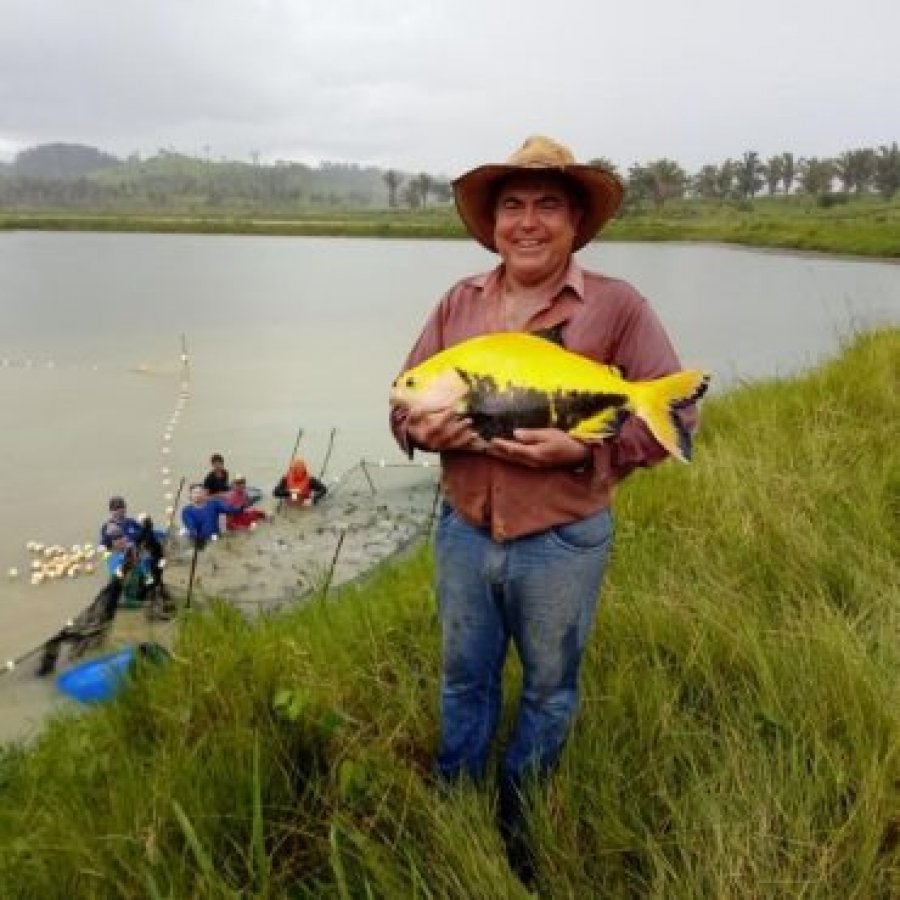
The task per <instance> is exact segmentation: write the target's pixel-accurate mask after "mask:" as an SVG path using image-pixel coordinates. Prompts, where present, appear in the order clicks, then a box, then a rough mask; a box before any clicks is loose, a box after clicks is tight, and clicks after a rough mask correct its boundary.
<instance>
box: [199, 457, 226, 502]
mask: <svg viewBox="0 0 900 900" xmlns="http://www.w3.org/2000/svg"><path fill="white" fill-rule="evenodd" d="M209 464H210V466H211V468H210V470H209V472H207V473H206V478H204V479H203V487H205V488H206V490H207V492H208V493H209V494H210V495H211V496H215V495H216V494H224V493H225V492H226V491H227V490H228V488H229V487H230V485H229V482H228V469H226V468H225V458H224V457H223V456H222V454H221V453H213V455H212V456H211V457H210V458H209Z"/></svg>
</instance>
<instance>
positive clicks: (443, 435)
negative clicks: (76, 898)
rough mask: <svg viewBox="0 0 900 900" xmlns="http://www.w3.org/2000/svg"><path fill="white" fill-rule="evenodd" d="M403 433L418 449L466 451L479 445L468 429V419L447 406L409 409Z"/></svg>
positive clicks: (478, 439) (472, 432)
mask: <svg viewBox="0 0 900 900" xmlns="http://www.w3.org/2000/svg"><path fill="white" fill-rule="evenodd" d="M406 433H407V435H408V436H409V439H410V441H411V442H412V444H413V445H414V446H415V447H419V448H421V449H422V450H434V451H440V450H470V449H481V447H482V445H483V441H482V440H481V438H480V437H479V436H478V434H477V433H476V432H475V431H473V430H472V420H471V419H466V418H464V417H462V416H460V415H459V413H457V412H456V411H455V410H453V409H449V408H448V409H442V410H438V411H436V412H433V411H424V410H421V409H420V410H417V409H410V410H409V413H408V414H407V417H406Z"/></svg>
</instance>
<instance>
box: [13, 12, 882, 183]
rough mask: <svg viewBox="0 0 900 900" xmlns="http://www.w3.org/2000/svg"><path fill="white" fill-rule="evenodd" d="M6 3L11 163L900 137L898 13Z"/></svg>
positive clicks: (810, 149) (687, 147)
mask: <svg viewBox="0 0 900 900" xmlns="http://www.w3.org/2000/svg"><path fill="white" fill-rule="evenodd" d="M624 7H625V5H624V4H618V3H616V4H613V3H610V2H604V0H556V2H554V3H552V4H547V3H546V0H543V2H541V3H538V2H536V0H518V2H512V0H494V2H484V0H442V2H438V0H322V2H310V0H180V2H179V0H155V2H153V3H147V2H144V0H119V2H117V3H112V2H107V0H0V153H3V152H5V154H6V155H7V156H9V155H10V154H11V153H12V152H14V151H15V150H17V149H20V148H21V147H23V146H27V145H30V144H34V143H39V142H42V141H49V140H77V141H83V142H85V143H91V144H94V145H97V146H100V147H102V148H104V149H108V150H111V151H113V152H116V153H119V154H127V153H129V152H132V151H135V150H137V151H140V152H142V153H152V152H155V151H156V150H157V149H158V148H160V147H174V148H175V149H178V150H181V151H184V152H187V153H197V154H200V153H203V152H205V150H204V148H206V147H209V148H210V152H211V154H212V155H213V156H214V157H219V156H227V157H231V158H243V159H247V158H248V157H249V155H250V153H251V151H259V152H260V153H261V155H262V157H263V158H264V159H276V158H285V159H287V158H290V159H302V160H306V161H311V162H314V161H318V160H321V159H330V160H337V159H344V160H353V161H358V162H363V163H364V162H372V163H376V164H380V165H397V166H401V167H403V168H408V169H428V170H430V171H432V172H445V173H454V172H456V171H458V170H460V169H461V168H464V167H467V166H469V165H472V164H475V163H478V162H481V161H484V160H487V159H497V158H502V157H504V156H506V155H507V154H508V153H509V152H510V151H511V150H512V149H513V147H514V146H515V145H516V144H517V143H518V142H519V141H520V140H521V138H523V137H524V136H525V135H526V134H528V133H532V132H535V131H542V132H547V133H550V134H553V135H554V136H557V137H559V138H560V139H562V140H564V141H566V142H567V143H570V144H571V145H572V146H573V147H574V149H575V150H576V152H577V153H578V154H579V155H581V156H583V157H587V156H595V155H601V154H602V155H606V156H609V157H611V158H612V159H614V160H615V161H617V162H618V163H619V164H620V165H623V166H627V165H628V164H630V163H632V162H634V161H637V160H648V159H652V158H655V157H658V156H661V155H667V156H671V157H674V158H676V159H678V160H679V161H680V162H682V163H683V164H684V165H686V166H688V167H695V166H698V165H700V164H701V163H703V162H707V161H718V160H721V159H723V158H724V157H726V156H729V155H731V156H734V155H738V154H740V153H741V152H742V151H743V150H746V149H756V150H759V151H760V152H761V153H762V154H763V155H766V154H767V153H775V152H780V151H782V150H793V151H794V152H797V153H801V154H807V155H814V154H818V155H827V154H831V153H836V152H839V151H840V150H843V149H847V148H849V147H853V146H862V145H872V144H877V143H881V142H885V141H889V140H895V139H897V138H898V136H900V135H898V133H897V131H898V125H897V123H898V122H900V99H898V98H900V54H897V53H896V47H895V44H896V41H895V36H896V34H897V33H900V12H898V10H897V8H896V7H897V5H896V4H895V3H894V2H893V0H858V2H857V3H855V4H854V5H853V7H852V8H851V9H848V8H847V7H846V5H845V4H843V3H842V4H839V3H837V2H836V0H794V2H792V3H784V2H783V0H758V2H756V3H754V4H752V5H747V4H745V3H737V2H734V0H717V2H714V0H693V2H691V3H689V4H672V3H669V2H666V0H643V2H640V0H636V2H635V3H632V4H630V5H629V6H628V7H627V8H624Z"/></svg>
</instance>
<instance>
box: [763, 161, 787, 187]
mask: <svg viewBox="0 0 900 900" xmlns="http://www.w3.org/2000/svg"><path fill="white" fill-rule="evenodd" d="M783 172H784V157H783V156H770V157H769V159H768V161H767V162H766V164H765V165H764V166H763V177H764V178H765V179H766V184H767V185H768V188H769V196H770V197H773V196H774V195H775V192H776V191H777V190H778V185H779V184H780V183H781V176H782V173H783Z"/></svg>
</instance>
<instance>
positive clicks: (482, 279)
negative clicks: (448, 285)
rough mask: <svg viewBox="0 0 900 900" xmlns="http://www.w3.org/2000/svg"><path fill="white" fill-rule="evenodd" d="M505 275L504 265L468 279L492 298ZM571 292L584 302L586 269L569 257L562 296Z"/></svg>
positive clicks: (572, 257)
mask: <svg viewBox="0 0 900 900" xmlns="http://www.w3.org/2000/svg"><path fill="white" fill-rule="evenodd" d="M502 274H503V263H501V264H500V265H499V266H497V267H496V268H494V269H491V271H490V272H482V273H480V274H479V275H473V276H471V277H470V278H468V279H467V281H468V283H469V284H470V285H472V287H474V288H477V289H478V290H480V291H483V292H484V294H485V295H486V296H490V295H492V294H494V293H496V292H497V291H498V290H499V286H500V276H501V275H502ZM567 289H568V290H569V291H571V292H572V293H573V294H574V295H575V296H576V297H577V298H578V299H579V300H584V269H582V268H581V266H579V265H578V263H577V262H575V257H574V256H571V257H569V268H568V270H567V271H566V277H565V279H564V281H563V289H562V291H561V292H560V296H562V294H563V292H565V291H566V290H567Z"/></svg>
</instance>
